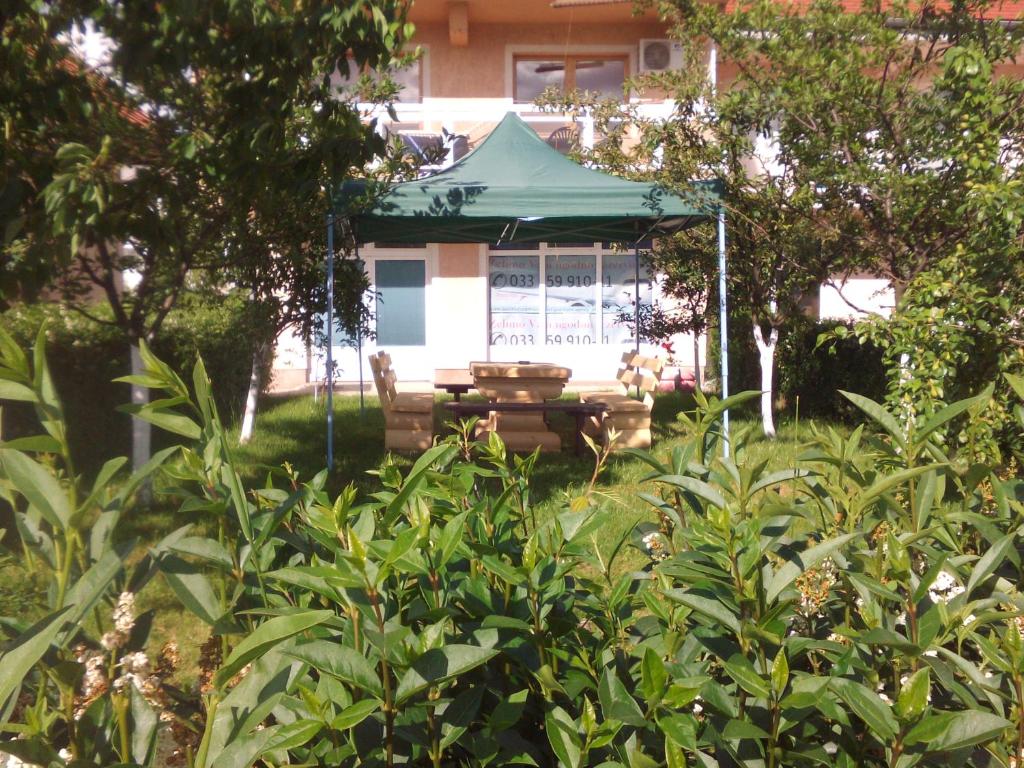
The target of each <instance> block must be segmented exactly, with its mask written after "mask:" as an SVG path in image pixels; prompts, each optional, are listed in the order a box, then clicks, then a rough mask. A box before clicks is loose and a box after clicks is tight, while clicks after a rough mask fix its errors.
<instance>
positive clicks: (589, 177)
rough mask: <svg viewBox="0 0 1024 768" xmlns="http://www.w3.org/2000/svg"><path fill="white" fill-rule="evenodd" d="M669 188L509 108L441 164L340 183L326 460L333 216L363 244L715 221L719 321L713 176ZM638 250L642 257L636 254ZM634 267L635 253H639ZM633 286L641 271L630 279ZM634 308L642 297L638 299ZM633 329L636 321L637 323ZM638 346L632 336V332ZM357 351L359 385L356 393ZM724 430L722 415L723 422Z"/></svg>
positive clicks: (627, 236)
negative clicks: (572, 151)
mask: <svg viewBox="0 0 1024 768" xmlns="http://www.w3.org/2000/svg"><path fill="white" fill-rule="evenodd" d="M688 186H689V189H688V190H687V192H685V193H683V194H675V193H672V192H669V191H668V190H666V189H665V188H663V187H662V186H660V185H658V184H654V183H650V182H641V181H630V180H628V179H623V178H621V177H618V176H613V175H611V174H607V173H604V172H602V171H599V170H596V169H593V168H587V167H585V166H582V165H580V164H578V163H575V162H573V161H572V160H570V159H569V158H567V157H565V156H564V155H562V154H561V153H560V152H558V151H557V150H556V149H554V148H553V147H551V146H549V145H548V144H547V142H545V141H544V140H543V139H541V138H540V137H539V136H538V135H537V134H536V133H535V132H534V131H533V129H532V128H530V127H529V126H528V125H527V124H526V123H524V122H523V121H522V119H520V118H519V116H518V115H516V114H514V113H511V112H510V113H508V114H507V115H505V117H504V119H503V120H502V121H501V122H500V123H499V124H498V126H497V127H496V128H495V129H494V130H493V131H492V132H491V134H490V135H489V136H488V137H487V138H486V139H485V140H484V141H483V142H481V144H480V146H478V147H477V148H476V149H474V150H473V151H472V152H471V153H469V154H468V155H466V156H465V157H463V158H462V159H461V160H459V161H458V162H456V163H454V164H453V165H451V166H450V167H448V168H445V169H444V170H442V171H439V172H437V173H434V174H431V175H429V176H425V177H423V178H421V179H416V180H414V181H407V182H403V183H400V184H396V185H394V186H393V187H391V188H390V189H389V190H387V191H386V192H384V193H383V194H381V195H376V196H375V195H374V194H373V190H372V189H371V188H370V187H369V185H368V183H367V182H366V181H365V180H361V179H356V180H350V181H346V182H344V183H343V184H342V185H341V186H340V187H339V188H338V189H337V190H336V194H335V195H334V199H333V201H332V202H333V211H334V212H333V213H332V214H331V215H330V216H329V217H328V228H327V247H328V254H327V281H328V285H327V293H328V300H327V312H328V319H327V334H328V339H327V377H328V378H327V397H328V407H327V418H328V457H327V459H328V466H330V465H331V463H333V419H332V416H333V414H332V411H331V400H330V398H331V391H332V388H333V371H332V364H333V361H332V358H331V355H332V345H333V330H334V329H333V326H334V319H333V309H334V301H333V298H334V297H333V294H334V268H333V265H334V228H335V224H336V223H337V222H338V221H339V220H340V221H343V222H346V223H347V225H348V227H347V228H348V231H349V232H350V233H351V235H352V237H353V238H354V240H355V243H356V247H357V248H358V245H359V244H360V243H371V242H388V243H427V242H431V243H525V242H538V241H544V242H549V243H560V242H563V243H564V242H580V241H589V242H598V241H603V242H622V243H633V244H634V247H635V248H636V249H637V250H638V246H637V244H638V243H639V242H640V241H641V240H644V239H646V238H649V237H657V236H660V235H668V234H671V233H673V232H678V231H680V230H683V229H687V228H689V227H692V226H695V225H697V224H700V223H702V222H705V221H708V220H711V219H713V218H717V219H718V227H719V232H718V234H719V238H718V239H719V262H720V273H721V274H720V281H721V287H722V290H721V291H720V296H721V307H720V309H721V312H722V327H723V328H724V327H725V300H726V297H725V291H724V276H725V217H724V212H723V210H722V205H721V186H720V183H719V182H717V181H696V182H691V183H690V184H689V185H688ZM638 256H639V254H638ZM637 272H638V273H639V258H638V259H637ZM634 285H635V286H637V290H639V288H638V286H639V274H638V275H637V280H636V282H635V284H634ZM636 298H637V300H636V312H637V314H639V296H637V297H636ZM637 328H639V322H637ZM635 336H636V337H637V343H638V344H639V333H636V334H635ZM720 337H721V343H722V390H723V396H725V395H727V394H728V366H727V363H726V347H725V345H726V341H725V339H726V334H725V333H721V334H720ZM361 358H362V355H360V391H362V367H361V364H362V360H361ZM723 426H724V428H725V430H726V437H727V436H728V419H726V421H725V423H724V425H723Z"/></svg>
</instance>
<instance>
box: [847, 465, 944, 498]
mask: <svg viewBox="0 0 1024 768" xmlns="http://www.w3.org/2000/svg"><path fill="white" fill-rule="evenodd" d="M940 466H942V465H941V464H925V465H922V466H920V467H911V468H910V469H901V470H900V471H899V472H893V473H892V474H891V475H885V476H884V477H882V478H880V479H879V480H876V481H875V482H874V483H872V484H871V485H870V486H868V487H867V488H865V489H864V490H863V491H861V492H860V493H858V494H857V497H856V498H857V502H858V503H859V504H860V505H861V507H866V506H867V505H868V504H870V503H871V502H872V501H874V500H875V499H877V498H878V497H879V496H881V495H882V494H884V493H888V492H889V491H891V490H892V489H893V488H898V487H899V486H901V485H903V484H904V483H906V482H907V481H909V480H913V479H914V478H915V477H917V476H918V475H923V474H924V473H925V472H933V471H934V470H935V469H936V467H940Z"/></svg>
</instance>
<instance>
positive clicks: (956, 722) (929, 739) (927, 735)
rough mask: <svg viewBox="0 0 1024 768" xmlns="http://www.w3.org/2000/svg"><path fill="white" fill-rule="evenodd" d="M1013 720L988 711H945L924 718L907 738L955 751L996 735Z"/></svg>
mask: <svg viewBox="0 0 1024 768" xmlns="http://www.w3.org/2000/svg"><path fill="white" fill-rule="evenodd" d="M1012 725H1013V724H1012V723H1011V722H1010V721H1009V720H1005V719H1003V718H1001V717H998V716H996V715H993V714H990V713H988V712H979V711H977V710H965V711H962V712H953V713H948V712H942V713H939V714H935V715H930V716H929V717H926V718H924V720H922V721H921V722H920V723H918V724H917V726H916V727H914V728H913V729H912V730H911V731H910V733H908V734H907V738H906V739H905V742H906V744H907V745H908V746H910V745H912V744H924V745H925V749H926V750H927V751H929V752H952V751H953V750H955V749H963V748H964V747H970V746H973V745H976V744H982V743H984V742H986V741H990V740H992V739H994V738H997V737H998V736H999V735H1000V734H1001V733H1002V732H1003V731H1004V730H1006V729H1007V728H1009V727H1011V726H1012Z"/></svg>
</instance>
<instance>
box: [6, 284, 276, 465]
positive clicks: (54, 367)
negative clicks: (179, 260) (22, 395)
mask: <svg viewBox="0 0 1024 768" xmlns="http://www.w3.org/2000/svg"><path fill="white" fill-rule="evenodd" d="M43 322H45V323H46V335H47V350H48V351H47V354H48V356H49V358H50V370H51V372H52V376H53V379H54V386H55V387H56V388H57V392H58V393H59V394H60V397H61V400H62V402H63V404H64V409H65V412H66V416H67V421H68V424H69V435H68V440H69V442H70V444H71V447H72V453H73V454H74V455H76V456H79V457H80V461H85V460H87V461H88V462H89V463H88V464H83V465H82V466H81V467H80V469H81V470H83V471H85V472H86V473H87V474H91V473H94V472H96V471H97V470H98V469H99V467H100V465H101V464H102V462H103V461H105V460H106V459H109V458H112V457H114V456H117V455H120V454H122V453H125V452H127V451H128V448H129V445H130V440H131V424H130V421H129V420H128V419H127V418H124V417H121V416H118V415H116V414H115V413H114V410H115V409H116V408H117V407H118V406H119V405H120V404H122V403H124V402H125V401H126V400H128V388H127V387H125V386H123V385H120V384H113V383H111V382H112V380H113V379H115V378H117V377H119V376H123V375H124V374H126V373H128V372H129V371H130V369H131V363H130V359H129V357H130V356H129V348H128V343H127V342H126V341H125V339H124V336H123V335H122V334H121V332H120V331H119V330H118V329H117V328H116V327H113V326H110V325H103V324H99V323H95V322H93V321H91V320H89V319H87V318H85V317H82V316H81V315H78V314H76V313H74V312H69V311H67V310H66V309H63V308H61V307H60V306H58V305H56V304H38V305H23V306H19V307H17V308H15V309H10V310H8V311H7V312H5V313H4V314H3V315H2V317H0V326H2V327H3V328H4V329H5V330H6V331H7V332H8V333H10V334H11V335H12V336H13V337H14V339H15V340H16V342H17V343H18V345H19V346H23V347H27V346H29V345H30V344H31V342H32V341H33V340H34V338H35V334H36V331H37V330H38V328H39V326H40V324H41V323H43ZM271 338H272V328H271V327H270V324H269V323H268V322H267V321H266V318H264V317H262V316H261V311H260V309H259V308H258V307H254V306H253V305H252V304H251V303H250V302H249V301H247V300H246V298H245V297H243V296H240V295H238V294H237V293H232V294H228V295H208V296H207V295H196V294H190V295H189V296H188V297H186V299H185V300H184V301H183V303H182V305H181V306H180V307H179V309H178V310H176V311H174V312H172V313H171V314H170V315H169V316H168V319H167V321H166V322H165V323H164V326H163V328H162V330H161V333H160V336H159V337H158V338H157V340H156V341H155V342H154V344H153V346H154V348H155V349H156V350H157V351H158V353H159V354H160V355H161V357H163V358H164V359H167V360H169V361H170V363H171V365H172V367H174V368H176V369H184V368H187V367H189V366H190V365H191V364H192V361H194V360H195V359H196V356H197V355H201V356H202V358H203V360H204V361H205V362H206V364H207V365H208V366H209V369H210V370H211V371H212V372H213V373H212V378H213V379H214V381H215V382H216V385H215V387H214V396H215V398H216V400H217V404H218V407H219V408H220V410H221V412H222V413H227V414H232V415H237V414H239V413H240V412H241V410H242V406H243V404H244V398H245V393H246V388H247V387H248V384H249V375H250V373H251V371H250V366H251V364H252V354H253V351H254V350H255V349H256V348H257V346H258V345H261V344H267V343H268V342H269V341H270V340H271ZM268 362H269V361H268ZM263 380H264V382H266V381H267V378H266V376H265V377H264V379H263ZM35 425H36V424H35V418H34V415H33V414H32V412H31V409H30V408H28V407H27V406H25V405H21V404H10V405H8V406H6V407H5V408H4V410H3V436H4V437H5V438H7V439H10V438H12V437H18V436H24V435H29V434H32V433H33V432H34V429H35Z"/></svg>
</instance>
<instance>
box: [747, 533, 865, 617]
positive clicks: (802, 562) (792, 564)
mask: <svg viewBox="0 0 1024 768" xmlns="http://www.w3.org/2000/svg"><path fill="white" fill-rule="evenodd" d="M859 535H860V534H859V533H847V534H844V535H842V536H837V537H836V538H834V539H829V540H828V541H823V542H822V543H821V544H817V545H815V546H813V547H810V548H808V549H805V550H804V551H803V552H799V553H797V554H796V555H794V556H793V559H792V560H788V561H787V562H786V563H785V564H784V565H783V566H782V567H781V568H779V569H778V570H777V571H775V573H774V574H773V575H772V578H771V580H770V581H769V582H768V586H767V587H766V588H765V592H766V596H767V599H768V602H769V603H771V602H774V601H775V600H776V599H777V598H778V596H779V595H780V594H782V591H783V590H784V589H786V588H787V587H788V586H789V585H790V584H792V583H793V582H794V581H796V579H797V577H799V576H800V574H802V573H803V572H804V571H806V570H807V569H808V568H813V567H814V566H815V565H817V564H818V563H820V562H821V561H822V560H824V559H825V558H826V557H828V556H829V555H831V554H832V553H833V552H835V551H836V550H837V549H839V548H840V547H842V546H843V545H844V544H846V542H848V541H850V540H851V539H855V538H857V537H858V536H859Z"/></svg>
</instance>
